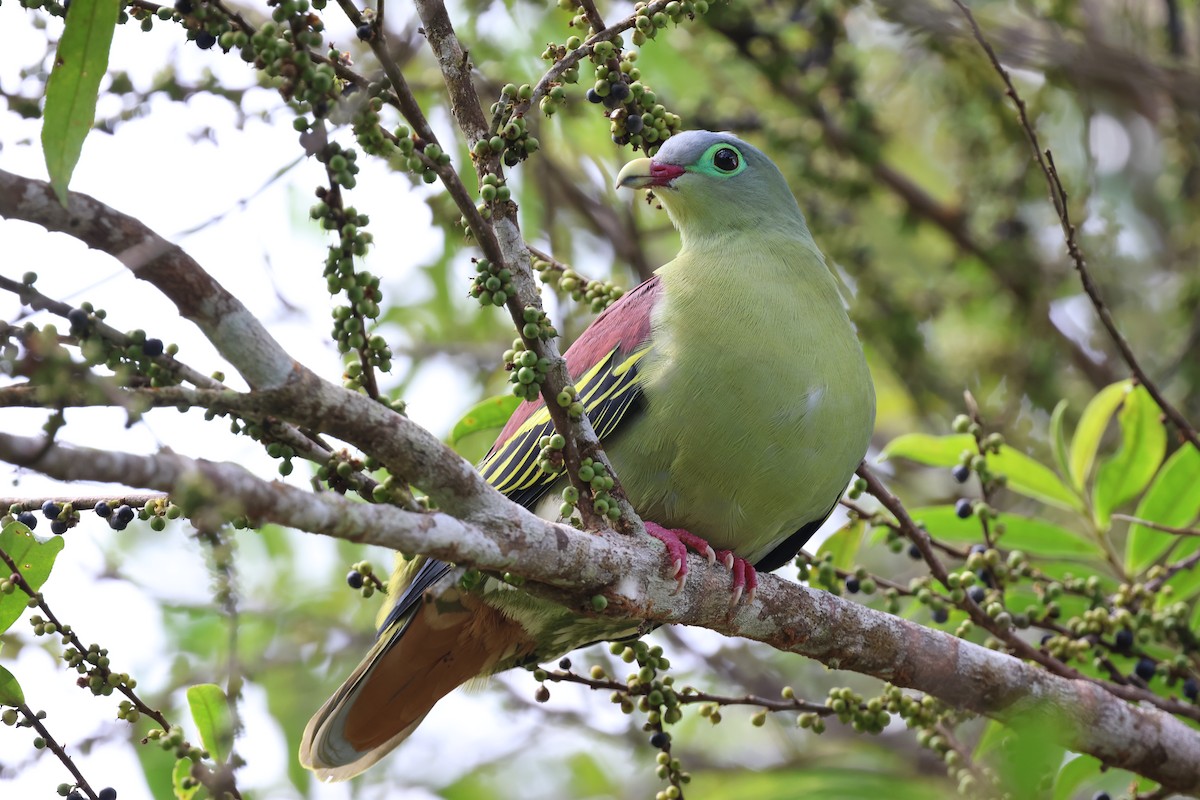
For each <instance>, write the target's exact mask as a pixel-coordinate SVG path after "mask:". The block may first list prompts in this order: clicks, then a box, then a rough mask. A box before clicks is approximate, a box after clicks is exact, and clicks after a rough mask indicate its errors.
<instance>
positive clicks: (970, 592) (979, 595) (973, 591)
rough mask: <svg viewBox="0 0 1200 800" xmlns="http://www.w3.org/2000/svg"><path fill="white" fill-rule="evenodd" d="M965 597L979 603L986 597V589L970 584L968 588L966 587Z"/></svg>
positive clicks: (976, 603)
mask: <svg viewBox="0 0 1200 800" xmlns="http://www.w3.org/2000/svg"><path fill="white" fill-rule="evenodd" d="M967 597H969V598H971V602H973V603H975V605H979V604H980V603H982V602H983V599H984V598H985V597H987V590H985V589H984V588H983V587H982V586H972V587H971V588H970V589H967Z"/></svg>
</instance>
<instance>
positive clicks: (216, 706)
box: [187, 683, 233, 763]
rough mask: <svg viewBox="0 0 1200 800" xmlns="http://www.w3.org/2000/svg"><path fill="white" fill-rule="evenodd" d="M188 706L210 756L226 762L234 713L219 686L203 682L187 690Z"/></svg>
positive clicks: (229, 750) (231, 742) (231, 738)
mask: <svg viewBox="0 0 1200 800" xmlns="http://www.w3.org/2000/svg"><path fill="white" fill-rule="evenodd" d="M187 700H188V708H190V709H191V711H192V719H193V720H194V721H195V723H196V728H197V730H199V731H200V741H202V742H204V748H205V749H206V750H208V752H209V755H211V756H212V757H213V758H215V759H216V760H217V761H218V762H220V763H225V761H226V760H227V759H228V758H229V753H230V752H231V751H232V750H233V716H232V715H231V714H230V713H229V701H228V700H226V698H225V692H223V691H222V690H221V687H220V686H216V685H214V684H211V683H202V684H199V685H197V686H190V687H188V690H187Z"/></svg>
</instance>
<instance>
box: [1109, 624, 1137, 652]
mask: <svg viewBox="0 0 1200 800" xmlns="http://www.w3.org/2000/svg"><path fill="white" fill-rule="evenodd" d="M1113 647H1115V648H1116V649H1117V651H1118V652H1121V653H1125V652H1128V651H1129V648H1131V647H1133V631H1131V630H1129V629H1128V628H1122V629H1121V630H1119V631H1117V636H1116V639H1115V640H1114V642H1113Z"/></svg>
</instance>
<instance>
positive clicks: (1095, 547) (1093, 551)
mask: <svg viewBox="0 0 1200 800" xmlns="http://www.w3.org/2000/svg"><path fill="white" fill-rule="evenodd" d="M909 513H910V514H911V515H912V518H913V519H914V520H916V521H917V522H921V523H924V524H925V527H926V528H927V529H928V530H929V534H930V535H931V536H934V537H936V538H939V539H945V540H947V541H951V542H982V541H983V532H982V530H981V528H980V526H979V520H978V519H977V518H976V517H974V516H971V517H968V518H967V519H959V517H958V515H957V514H955V513H954V506H929V507H926V508H915V509H911V510H910V511H909ZM995 522H997V523H1003V524H1004V527H1005V531H1004V535H1003V536H1001V537H999V541H1000V542H1001V543H1002V544H1003V545H1004V546H1005V547H1008V548H1011V549H1013V550H1024V551H1025V553H1026V554H1027V555H1028V556H1030V557H1031V558H1080V557H1090V558H1097V559H1100V558H1103V557H1104V551H1103V550H1102V549H1101V547H1100V545H1099V544H1097V543H1096V542H1094V541H1092V540H1091V538H1089V537H1088V536H1087V535H1086V534H1082V533H1076V532H1075V531H1071V530H1068V529H1066V528H1062V527H1060V526H1058V525H1055V524H1053V523H1050V522H1045V521H1043V520H1040V519H1032V518H1030V517H1022V516H1018V515H1017V514H1006V513H1001V514H999V515H998V516H997V518H996V520H995ZM993 530H995V524H994V523H993Z"/></svg>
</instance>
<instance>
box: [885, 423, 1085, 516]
mask: <svg viewBox="0 0 1200 800" xmlns="http://www.w3.org/2000/svg"><path fill="white" fill-rule="evenodd" d="M964 451H970V452H972V453H974V452H976V445H975V437H973V436H971V435H970V434H966V433H962V434H954V435H951V436H931V435H929V434H925V433H909V434H905V435H903V436H898V437H896V438H895V439H893V440H892V441H891V442H889V443H888V445H887V447H885V448H884V449H883V452H882V453H881V454H880V456H879V458H880V460H881V461H882V460H884V459H888V458H893V457H897V456H898V457H900V458H907V459H910V460H912V461H916V462H918V463H920V464H927V465H929V466H931V467H953V466H955V465H957V464H958V463H959V462H961V461H962V454H963V452H964ZM988 467H989V468H990V469H991V470H992V471H993V472H996V473H1000V474H1002V475H1005V476H1006V477H1007V478H1008V484H1007V485H1008V488H1009V489H1011V490H1012V491H1014V492H1016V493H1017V494H1021V495H1024V496H1026V497H1029V498H1032V499H1034V500H1037V501H1039V502H1042V503H1046V504H1048V505H1053V506H1058V507H1059V508H1066V509H1070V510H1072V511H1082V510H1083V500H1082V499H1081V498H1080V497H1079V495H1078V494H1077V493H1075V492H1073V491H1071V489H1070V488H1069V487H1068V486H1067V485H1066V484H1065V483H1063V482H1062V480H1061V479H1060V478H1059V477H1058V476H1057V475H1055V474H1054V470H1052V469H1050V468H1049V467H1047V466H1046V465H1045V464H1042V463H1041V462H1040V461H1037V460H1035V459H1033V458H1030V457H1029V456H1027V455H1025V454H1024V453H1022V452H1021V451H1020V450H1016V449H1014V448H1012V447H1009V446H1007V445H1003V446H1001V448H1000V452H999V453H997V454H992V455H989V456H988Z"/></svg>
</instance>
